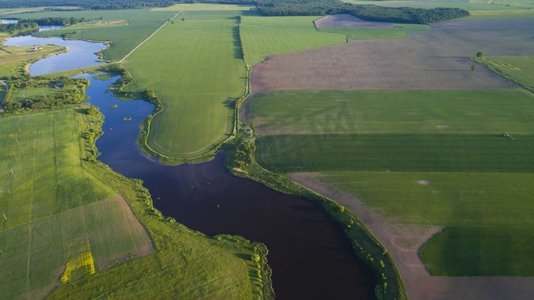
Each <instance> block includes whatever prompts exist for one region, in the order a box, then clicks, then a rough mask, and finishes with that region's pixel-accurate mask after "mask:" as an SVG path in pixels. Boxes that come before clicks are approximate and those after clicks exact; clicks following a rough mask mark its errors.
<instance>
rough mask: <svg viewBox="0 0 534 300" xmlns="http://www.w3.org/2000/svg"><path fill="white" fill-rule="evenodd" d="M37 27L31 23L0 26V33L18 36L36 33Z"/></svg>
mask: <svg viewBox="0 0 534 300" xmlns="http://www.w3.org/2000/svg"><path fill="white" fill-rule="evenodd" d="M38 29H39V25H37V24H36V23H31V22H21V23H14V24H0V32H5V33H7V34H9V35H20V34H26V33H30V32H34V31H37V30H38Z"/></svg>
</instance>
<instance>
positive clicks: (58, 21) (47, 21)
mask: <svg viewBox="0 0 534 300" xmlns="http://www.w3.org/2000/svg"><path fill="white" fill-rule="evenodd" d="M85 21H87V20H86V19H85V18H84V17H81V18H74V17H70V18H59V17H50V18H39V19H25V20H21V21H20V22H19V23H21V22H24V23H26V22H28V23H36V24H37V25H39V26H69V25H74V24H76V23H81V22H85Z"/></svg>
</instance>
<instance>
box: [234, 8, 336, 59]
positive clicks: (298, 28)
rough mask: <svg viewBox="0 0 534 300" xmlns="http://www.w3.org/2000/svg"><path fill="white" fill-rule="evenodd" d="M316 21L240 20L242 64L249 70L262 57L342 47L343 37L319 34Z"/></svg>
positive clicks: (281, 19) (298, 18)
mask: <svg viewBox="0 0 534 300" xmlns="http://www.w3.org/2000/svg"><path fill="white" fill-rule="evenodd" d="M316 19H317V17H246V16H245V17H242V18H241V24H240V30H241V39H242V45H243V53H244V55H245V62H246V63H247V65H249V66H252V65H254V64H256V63H259V62H260V61H262V60H263V59H264V58H265V57H267V56H270V55H274V54H281V53H289V52H297V51H303V50H307V49H313V48H320V47H324V46H328V45H333V44H341V43H345V40H346V38H345V36H344V35H343V34H336V33H326V32H319V31H317V30H316V29H315V27H314V24H313V22H314V20H316Z"/></svg>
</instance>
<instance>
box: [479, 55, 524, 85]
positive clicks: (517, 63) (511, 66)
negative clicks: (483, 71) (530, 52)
mask: <svg viewBox="0 0 534 300" xmlns="http://www.w3.org/2000/svg"><path fill="white" fill-rule="evenodd" d="M476 61H477V62H479V63H481V64H483V65H484V66H486V67H488V68H490V69H491V70H493V71H495V72H497V73H499V74H501V75H502V76H504V77H506V78H508V79H510V80H512V81H514V82H516V83H518V84H520V85H522V86H523V87H525V88H526V89H528V90H530V91H533V92H534V56H485V57H479V58H477V59H476Z"/></svg>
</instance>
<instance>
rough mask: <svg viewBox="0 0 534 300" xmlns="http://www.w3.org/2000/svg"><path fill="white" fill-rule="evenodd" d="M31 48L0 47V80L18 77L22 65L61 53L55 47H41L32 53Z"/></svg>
mask: <svg viewBox="0 0 534 300" xmlns="http://www.w3.org/2000/svg"><path fill="white" fill-rule="evenodd" d="M32 48H33V47H5V46H2V47H0V78H5V77H13V76H20V75H21V74H22V73H23V72H24V65H26V64H27V63H29V62H31V61H34V60H38V59H40V58H43V57H45V56H47V55H50V54H52V53H56V52H58V51H61V50H62V49H63V47H60V46H55V45H46V46H42V47H41V50H38V51H32Z"/></svg>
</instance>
